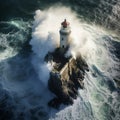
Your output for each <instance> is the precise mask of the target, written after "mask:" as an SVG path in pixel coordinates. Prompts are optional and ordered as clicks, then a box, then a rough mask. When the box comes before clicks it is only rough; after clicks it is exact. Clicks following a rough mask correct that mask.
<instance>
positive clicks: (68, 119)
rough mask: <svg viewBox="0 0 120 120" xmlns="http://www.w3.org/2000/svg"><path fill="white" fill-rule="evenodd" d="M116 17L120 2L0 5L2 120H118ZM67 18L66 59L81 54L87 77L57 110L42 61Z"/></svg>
mask: <svg viewBox="0 0 120 120" xmlns="http://www.w3.org/2000/svg"><path fill="white" fill-rule="evenodd" d="M119 13H120V1H119V0H97V1H96V0H60V1H57V0H37V1H36V0H31V1H27V0H21V1H19V0H4V1H0V120H119V119H120V35H119V33H120V25H119V20H120V14H119ZM65 18H66V19H67V20H68V21H69V22H70V26H71V31H72V33H71V36H72V40H73V41H72V42H71V46H70V49H69V51H68V53H67V55H69V53H71V54H72V55H73V57H75V56H76V55H77V54H81V55H82V56H83V57H84V58H85V60H86V62H87V63H88V66H89V69H90V71H89V72H86V74H85V79H84V83H85V89H84V90H81V89H80V90H79V94H78V97H77V99H76V100H74V104H73V105H70V106H64V105H61V106H60V108H59V109H58V110H55V109H53V108H50V107H48V106H47V103H48V101H49V100H51V99H52V98H53V97H54V96H55V95H54V94H53V93H51V92H50V91H49V90H48V87H47V82H48V79H49V73H50V71H51V69H52V66H51V65H50V64H47V63H45V62H44V56H45V55H46V54H47V52H49V51H54V50H55V48H56V47H57V46H58V45H59V29H60V24H61V22H62V21H63V20H64V19H65ZM116 81H118V82H116Z"/></svg>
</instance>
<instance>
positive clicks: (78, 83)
mask: <svg viewBox="0 0 120 120" xmlns="http://www.w3.org/2000/svg"><path fill="white" fill-rule="evenodd" d="M50 55H51V56H53V57H51V58H53V61H54V63H56V64H55V66H54V68H53V70H52V72H51V74H50V79H49V81H48V87H49V89H50V91H51V92H53V93H54V94H55V95H56V98H54V99H52V100H51V101H50V102H49V103H48V105H49V106H51V107H54V108H59V105H60V104H61V103H63V104H66V105H69V104H73V99H76V98H77V95H78V89H79V88H81V89H83V88H84V81H83V80H84V75H85V71H89V69H88V65H87V63H86V62H85V60H83V59H82V57H81V56H79V57H77V58H76V59H74V58H72V57H70V58H65V57H64V56H61V55H60V54H59V50H58V49H57V51H55V52H54V53H50ZM48 56H49V55H48ZM58 58H60V59H58Z"/></svg>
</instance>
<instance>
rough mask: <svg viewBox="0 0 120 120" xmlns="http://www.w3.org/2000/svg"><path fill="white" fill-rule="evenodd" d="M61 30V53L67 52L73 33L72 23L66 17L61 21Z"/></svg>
mask: <svg viewBox="0 0 120 120" xmlns="http://www.w3.org/2000/svg"><path fill="white" fill-rule="evenodd" d="M59 32H60V50H61V53H65V52H66V50H67V49H68V47H69V42H70V33H71V29H70V23H69V22H67V20H66V19H65V20H64V21H63V22H62V23H61V29H60V31H59Z"/></svg>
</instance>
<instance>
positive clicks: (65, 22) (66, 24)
mask: <svg viewBox="0 0 120 120" xmlns="http://www.w3.org/2000/svg"><path fill="white" fill-rule="evenodd" d="M69 24H70V23H69V22H67V20H66V19H65V20H64V21H63V22H62V23H61V25H62V26H63V27H64V28H66V27H67V26H68V25H69Z"/></svg>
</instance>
